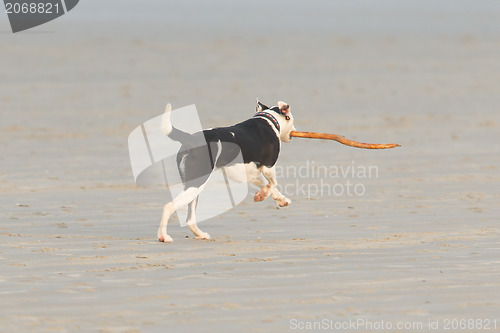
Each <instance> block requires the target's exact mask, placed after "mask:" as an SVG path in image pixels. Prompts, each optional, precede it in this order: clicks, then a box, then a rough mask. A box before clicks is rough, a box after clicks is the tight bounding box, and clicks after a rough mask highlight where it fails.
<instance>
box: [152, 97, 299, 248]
mask: <svg viewBox="0 0 500 333" xmlns="http://www.w3.org/2000/svg"><path fill="white" fill-rule="evenodd" d="M171 111H172V108H171V106H170V104H168V105H167V107H166V110H165V114H164V115H163V119H162V125H161V130H162V132H163V133H164V134H165V135H167V136H168V137H169V138H171V139H172V140H175V141H179V142H180V143H181V144H182V146H181V148H180V150H179V152H178V154H177V166H178V168H179V172H180V175H181V179H182V182H183V185H184V190H183V192H181V193H180V194H179V195H178V196H177V197H176V198H175V199H174V200H173V201H172V202H169V203H168V204H166V205H165V206H164V208H163V216H162V218H161V222H160V227H159V229H158V240H159V241H161V242H166V243H171V242H172V237H170V236H169V235H168V234H167V223H168V220H169V218H170V216H171V215H172V214H173V213H174V212H175V210H176V207H183V206H185V205H188V216H187V221H186V222H187V225H188V226H189V228H190V229H191V231H192V232H193V233H194V234H195V236H196V238H198V239H210V235H209V234H208V233H206V232H203V231H202V230H200V229H199V228H198V226H197V225H196V218H195V210H196V203H197V200H198V196H199V195H200V193H201V191H202V190H203V188H204V187H205V184H206V183H207V181H208V179H209V178H210V174H211V173H212V172H213V171H214V170H216V169H218V168H221V167H224V170H225V172H226V174H227V175H228V176H229V177H231V178H232V179H234V180H236V181H240V182H244V181H246V182H252V183H253V184H255V185H257V186H259V187H260V188H261V190H260V191H258V192H257V193H255V196H254V200H255V201H262V200H264V199H266V198H267V197H269V195H271V196H272V198H273V199H274V200H276V202H277V204H278V205H279V206H280V207H285V206H288V205H290V204H291V201H290V199H288V198H286V197H285V196H284V195H283V194H281V193H280V192H279V191H278V189H277V188H276V185H277V180H276V171H275V165H276V161H277V160H278V155H279V152H280V148H281V141H284V142H290V140H291V137H290V132H291V131H294V130H295V127H294V125H293V116H292V113H291V111H290V106H289V105H288V104H287V103H285V102H282V101H279V102H278V105H277V106H273V107H268V106H266V105H264V104H262V103H260V102H259V101H258V100H257V107H256V111H257V112H256V113H255V115H254V116H253V117H252V118H250V119H248V120H245V121H243V122H241V123H239V124H236V125H234V126H230V127H218V128H212V129H206V130H203V131H201V132H198V133H194V134H190V133H186V132H183V131H181V130H179V129H177V128H175V127H173V126H172V123H171V121H170V116H171ZM200 139H201V140H204V141H203V142H206V145H203V146H200V145H196V144H194V142H200ZM239 154H241V157H242V158H243V163H244V168H242V167H241V164H240V165H239V167H238V166H237V165H236V164H234V163H235V162H234V161H235V158H236V157H237V156H238V155H239ZM242 170H244V172H242ZM242 173H244V174H242ZM266 180H267V184H266Z"/></svg>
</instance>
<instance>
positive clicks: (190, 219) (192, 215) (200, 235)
mask: <svg viewBox="0 0 500 333" xmlns="http://www.w3.org/2000/svg"><path fill="white" fill-rule="evenodd" d="M198 198H199V196H197V197H196V198H195V199H194V200H193V201H191V202H190V203H189V204H188V216H187V220H186V223H187V225H188V227H189V229H191V231H192V232H193V234H194V235H195V236H196V238H197V239H210V235H209V234H208V233H206V232H203V231H201V230H200V228H198V225H197V224H196V205H197V204H198Z"/></svg>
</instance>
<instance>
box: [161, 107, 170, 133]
mask: <svg viewBox="0 0 500 333" xmlns="http://www.w3.org/2000/svg"><path fill="white" fill-rule="evenodd" d="M171 111H172V106H170V103H169V104H167V107H166V108H165V113H164V114H163V119H162V120H161V131H162V132H163V134H165V135H169V134H170V133H171V132H172V123H171V122H170V113H171Z"/></svg>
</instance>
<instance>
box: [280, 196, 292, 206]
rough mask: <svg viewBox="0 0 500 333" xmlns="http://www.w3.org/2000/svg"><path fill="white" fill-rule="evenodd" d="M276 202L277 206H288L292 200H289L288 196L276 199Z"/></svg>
mask: <svg viewBox="0 0 500 333" xmlns="http://www.w3.org/2000/svg"><path fill="white" fill-rule="evenodd" d="M277 203H278V206H279V207H288V206H290V205H291V204H292V200H290V199H288V198H283V199H280V200H277Z"/></svg>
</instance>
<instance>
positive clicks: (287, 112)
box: [278, 101, 290, 120]
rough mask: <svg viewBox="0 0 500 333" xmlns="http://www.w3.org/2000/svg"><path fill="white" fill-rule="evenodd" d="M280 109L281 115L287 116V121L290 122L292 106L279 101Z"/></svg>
mask: <svg viewBox="0 0 500 333" xmlns="http://www.w3.org/2000/svg"><path fill="white" fill-rule="evenodd" d="M278 107H279V108H280V111H281V114H282V115H284V116H285V119H286V120H290V105H288V104H287V103H285V102H282V101H279V102H278Z"/></svg>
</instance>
